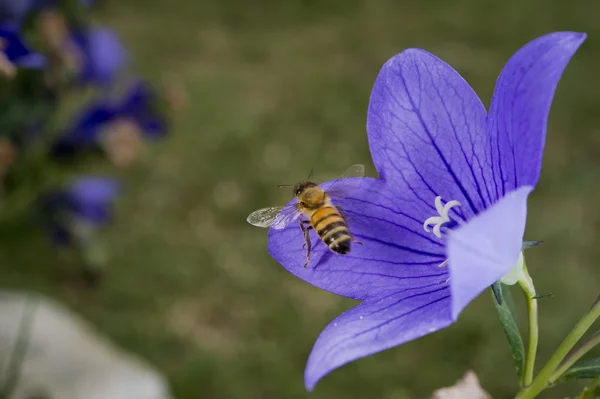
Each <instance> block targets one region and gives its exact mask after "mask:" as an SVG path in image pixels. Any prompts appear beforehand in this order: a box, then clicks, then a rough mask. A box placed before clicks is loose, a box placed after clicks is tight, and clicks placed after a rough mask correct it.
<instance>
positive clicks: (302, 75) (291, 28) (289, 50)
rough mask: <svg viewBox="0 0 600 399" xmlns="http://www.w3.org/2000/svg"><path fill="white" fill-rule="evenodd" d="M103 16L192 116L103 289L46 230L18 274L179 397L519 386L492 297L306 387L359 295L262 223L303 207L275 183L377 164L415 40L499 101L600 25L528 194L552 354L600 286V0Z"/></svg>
mask: <svg viewBox="0 0 600 399" xmlns="http://www.w3.org/2000/svg"><path fill="white" fill-rule="evenodd" d="M98 19H99V20H100V21H102V22H105V23H107V24H109V25H111V26H112V27H114V28H115V29H116V30H117V32H118V33H119V34H120V35H121V37H122V38H123V40H124V42H125V43H126V44H127V45H128V46H129V48H130V49H131V51H132V53H133V55H134V59H135V63H136V65H137V67H138V68H139V70H140V72H141V73H142V74H143V75H144V76H146V77H148V78H151V79H160V78H162V77H164V76H165V75H168V76H174V77H175V78H176V79H177V80H178V81H179V82H181V83H182V84H183V85H184V86H185V87H186V90H187V91H188V94H189V99H190V107H189V109H188V111H187V112H186V113H184V114H181V115H180V116H179V117H178V119H177V120H176V125H175V128H174V130H173V132H172V135H171V137H170V138H169V139H168V140H167V141H165V142H164V143H162V144H160V145H158V146H156V147H154V148H152V149H150V150H149V151H148V154H147V156H146V157H145V158H144V159H143V160H142V161H141V162H140V163H139V164H138V165H137V166H136V167H135V168H133V169H130V170H128V171H127V172H124V173H122V177H123V179H124V180H125V183H126V187H127V190H126V195H125V196H124V197H123V198H122V200H121V201H120V202H119V204H118V207H117V216H118V217H117V220H116V222H115V223H114V224H113V225H112V226H110V227H109V228H108V229H106V230H105V231H104V232H103V239H104V240H105V242H106V243H107V244H108V245H109V247H110V248H111V251H112V260H111V262H110V265H109V267H108V268H107V269H106V270H105V279H104V281H103V283H102V285H101V286H100V287H99V288H97V289H93V290H85V289H81V288H80V287H76V286H74V285H73V284H72V283H70V282H69V281H65V279H64V278H63V277H64V276H63V271H64V269H65V267H67V266H65V260H64V259H63V258H61V257H59V256H58V255H57V254H56V253H55V251H54V250H53V249H52V248H49V247H48V245H47V244H46V242H45V241H44V238H43V237H42V236H30V237H28V238H27V239H26V240H17V239H16V240H11V241H10V242H9V243H3V244H2V246H1V247H0V249H1V252H0V281H2V286H3V287H5V288H27V289H33V290H38V291H41V292H44V293H47V294H49V295H52V296H53V297H56V298H58V299H60V300H63V301H65V302H66V303H67V304H69V305H70V306H72V307H73V308H75V309H76V310H78V311H80V312H81V313H82V314H83V315H84V316H85V317H86V318H88V319H89V320H91V321H92V322H93V323H94V324H95V325H96V326H98V328H100V329H101V330H102V331H104V332H105V333H106V334H108V335H109V336H110V337H111V338H113V339H114V340H115V341H116V342H117V343H119V344H120V345H121V346H122V347H123V348H125V349H127V350H130V351H133V352H136V353H139V354H140V355H141V356H143V357H145V358H146V359H148V360H149V361H150V362H152V363H153V364H154V365H155V366H156V367H157V368H158V369H159V370H161V371H162V372H164V373H165V374H166V375H167V376H168V377H169V379H170V382H171V384H172V388H173V390H174V393H175V396H176V397H177V398H180V399H187V398H191V399H194V398H249V399H253V398H261V399H262V398H308V397H311V398H314V399H318V398H338V397H339V398H342V397H352V398H366V397H370V398H382V399H402V398H424V397H428V396H429V395H430V393H431V392H432V391H433V390H434V389H436V388H438V387H441V386H445V385H451V384H453V383H454V382H455V381H456V380H457V379H459V378H460V377H462V375H463V374H464V373H465V372H466V371H467V370H468V369H474V370H475V371H476V372H477V373H478V374H479V377H480V379H481V381H482V385H483V386H484V387H485V388H486V389H488V390H489V391H490V393H492V395H493V396H494V397H495V398H509V397H512V396H513V395H514V392H515V391H516V388H517V386H516V385H517V384H516V379H515V377H514V372H513V368H512V363H511V356H510V352H509V350H508V348H507V346H506V345H505V339H504V336H503V333H502V331H501V329H500V328H499V325H498V321H497V319H496V316H495V314H494V313H493V305H492V303H491V301H490V297H489V294H485V295H482V296H481V297H480V298H479V299H477V300H476V301H475V302H474V303H473V304H472V305H470V306H469V307H468V308H467V309H466V311H465V312H464V313H463V314H462V315H461V317H460V319H459V322H458V323H457V324H455V325H453V326H452V327H450V328H448V329H446V330H443V331H441V332H438V333H435V334H433V335H430V336H427V337H425V338H422V339H419V340H417V341H415V342H411V343H409V344H406V345H403V346H401V347H398V348H394V349H392V350H388V351H385V352H383V353H380V354H377V355H375V356H371V357H369V358H366V359H363V360H359V361H356V362H354V363H351V364H349V365H347V366H344V367H343V368H341V369H339V370H336V371H335V372H333V373H332V374H331V375H329V376H327V377H326V378H325V379H324V380H323V381H321V382H320V383H319V384H318V385H317V387H316V389H315V391H314V392H313V393H311V394H309V393H307V392H306V391H305V389H304V385H303V371H304V365H305V362H306V359H307V356H308V354H309V352H310V349H311V347H312V344H313V342H314V341H315V339H316V337H317V336H318V334H319V332H320V331H321V329H322V328H323V327H325V325H326V324H327V323H328V322H329V321H330V320H331V319H333V318H334V317H335V316H336V315H338V314H339V313H340V312H341V311H343V310H345V309H347V308H349V307H351V306H353V304H354V302H353V301H351V300H347V299H344V298H339V297H336V296H334V295H332V294H329V293H327V292H323V291H321V290H319V289H317V288H314V287H312V286H309V285H308V284H306V283H304V282H302V281H300V280H298V279H296V278H295V277H293V276H291V275H290V274H288V273H287V272H285V271H284V270H283V268H282V267H281V266H279V265H278V264H277V263H276V262H275V261H274V260H273V259H271V258H270V257H269V256H268V254H267V251H266V230H260V229H256V228H253V227H252V226H250V225H248V224H247V223H246V222H245V218H246V216H247V214H249V213H250V212H251V211H253V210H254V209H256V208H259V207H263V206H269V205H274V204H279V203H285V202H287V200H288V199H289V193H288V192H282V191H281V190H278V189H276V187H275V186H276V185H277V184H281V183H288V182H295V181H297V180H299V179H300V178H303V177H304V176H305V175H306V174H307V173H308V171H309V170H310V169H311V168H312V167H313V166H314V167H316V171H317V179H319V180H326V179H330V178H333V177H335V176H336V175H337V174H338V173H340V172H341V171H342V170H343V169H344V168H345V167H347V166H348V165H350V164H352V163H364V164H365V165H367V171H368V174H370V175H372V176H373V175H374V174H375V171H374V169H373V167H372V164H371V160H370V155H369V149H368V145H367V138H366V133H365V121H366V110H367V104H368V99H369V94H370V90H371V87H372V84H373V82H374V80H375V77H376V75H377V73H378V70H379V68H380V67H381V65H383V63H384V62H385V61H386V60H387V59H388V58H389V57H391V56H392V55H394V54H396V53H398V52H400V51H402V50H403V49H405V48H407V47H421V48H424V49H426V50H428V51H430V52H432V53H434V54H436V55H437V56H439V57H441V58H442V59H444V60H445V61H447V62H448V63H450V64H451V65H452V66H454V67H455V68H456V69H457V70H458V71H459V72H460V73H461V74H462V75H463V76H464V77H465V78H466V79H467V80H468V81H469V83H470V84H471V85H472V86H473V87H474V88H475V90H476V91H477V93H479V95H480V96H481V98H482V99H484V103H486V104H488V103H489V101H488V99H489V98H490V96H491V93H492V90H493V87H494V83H495V79H496V77H497V75H498V73H499V72H500V70H501V68H502V66H503V65H504V63H505V62H506V60H507V59H508V58H509V57H510V55H511V54H512V53H514V52H515V51H516V50H517V49H518V48H519V47H521V46H522V45H524V44H525V43H526V42H528V41H529V40H531V39H533V38H535V37H537V36H539V35H542V34H545V33H548V32H551V31H558V30H574V31H583V32H587V33H588V34H589V36H588V40H587V41H586V42H585V43H584V45H583V46H582V47H581V49H580V50H579V52H578V53H577V54H576V56H575V57H574V59H573V61H572V62H571V64H570V65H569V66H568V68H567V70H566V72H565V75H564V77H563V79H562V81H561V83H560V85H559V88H558V91H557V94H556V99H555V101H554V105H553V107H552V112H551V117H550V123H549V127H548V142H547V147H546V153H545V159H544V167H543V171H542V177H541V180H540V183H539V185H538V187H537V189H536V191H535V192H534V193H533V195H532V196H531V197H530V201H529V216H528V226H527V232H526V239H529V240H544V241H545V242H546V243H545V244H544V245H543V246H541V247H538V248H536V249H532V250H530V251H528V253H527V260H528V265H529V268H530V271H531V273H532V274H533V276H534V279H535V281H536V285H537V289H538V291H539V292H541V293H546V292H552V293H553V294H554V297H553V298H548V299H544V300H543V301H541V303H540V307H541V314H540V319H541V331H542V338H541V342H540V355H539V360H540V361H543V360H544V359H547V358H548V356H549V355H550V353H551V351H552V350H553V348H554V347H555V346H556V345H557V344H558V343H559V342H560V340H561V339H562V337H563V336H564V335H565V334H566V333H567V331H568V330H569V328H570V326H572V325H573V323H574V322H575V321H576V320H577V319H578V318H579V317H580V316H581V315H582V314H583V312H584V311H585V310H587V308H588V307H589V306H590V304H591V303H592V301H593V300H594V299H595V297H596V295H597V294H598V293H599V292H598V291H599V289H598V287H599V284H598V281H599V280H600V278H599V277H600V274H599V272H598V259H600V246H599V245H598V244H599V241H598V240H599V239H598V230H599V229H600V211H599V209H598V198H599V196H600V184H599V183H600V182H599V180H598V176H599V174H598V172H599V170H600V113H599V112H598V109H600V94H598V93H599V92H600V79H598V71H600V24H599V22H598V21H599V20H600V3H599V2H597V1H595V0H573V1H569V2H565V1H559V0H555V1H542V0H529V1H523V0H519V1H516V0H508V1H504V2H498V3H493V2H490V1H478V0H457V1H453V2H448V1H441V0H438V1H416V0H412V1H411V0H405V1H391V0H368V1H367V0H364V1H359V0H346V1H341V0H287V1H279V2H278V1H272V0H255V1H252V2H250V1H244V0H221V1H206V0H177V1H173V0H130V1H127V2H117V1H113V2H109V4H108V6H107V7H105V8H104V9H103V10H102V11H101V12H100V13H99V14H98ZM516 294H518V293H516ZM518 299H520V298H518ZM575 389H579V385H578V384H571V385H566V386H565V387H561V386H558V387H556V388H554V389H553V390H552V391H548V392H546V393H545V394H543V395H542V397H548V398H562V397H565V396H566V395H568V394H569V393H570V394H571V395H572V396H574V390H575Z"/></svg>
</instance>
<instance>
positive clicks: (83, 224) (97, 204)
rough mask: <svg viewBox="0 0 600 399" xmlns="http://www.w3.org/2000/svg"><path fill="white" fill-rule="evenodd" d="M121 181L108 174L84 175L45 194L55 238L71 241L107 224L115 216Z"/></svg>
mask: <svg viewBox="0 0 600 399" xmlns="http://www.w3.org/2000/svg"><path fill="white" fill-rule="evenodd" d="M120 191H121V189H120V186H119V183H118V182H117V181H115V180H113V179H109V178H104V177H92V176H88V177H81V178H78V179H76V180H74V181H73V182H72V183H71V184H70V185H69V186H68V187H67V188H66V189H65V190H57V191H54V192H52V193H49V194H48V195H46V196H45V197H44V207H43V211H44V213H45V215H44V216H45V218H46V220H47V221H48V229H49V231H50V235H51V238H52V241H53V242H54V243H55V244H57V245H71V244H73V240H74V239H75V238H76V237H77V236H78V235H81V234H85V233H87V232H91V231H93V230H94V229H96V228H98V227H101V226H103V225H106V224H107V223H108V222H110V220H111V219H112V203H113V202H114V200H115V199H116V197H117V196H118V195H119V193H120Z"/></svg>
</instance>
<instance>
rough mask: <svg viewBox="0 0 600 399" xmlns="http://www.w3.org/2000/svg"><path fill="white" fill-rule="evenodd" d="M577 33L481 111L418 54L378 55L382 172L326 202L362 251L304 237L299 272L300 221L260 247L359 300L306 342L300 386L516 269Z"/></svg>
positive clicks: (538, 45)
mask: <svg viewBox="0 0 600 399" xmlns="http://www.w3.org/2000/svg"><path fill="white" fill-rule="evenodd" d="M584 40H585V34H581V33H572V32H558V33H552V34H549V35H546V36H543V37H540V38H538V39H536V40H534V41H532V42H530V43H528V44H527V45H525V46H524V47H523V48H522V49H520V50H519V51H518V52H517V53H516V54H515V55H514V56H513V57H512V58H511V59H510V60H509V61H508V63H507V64H506V66H505V67H504V70H503V71H502V73H501V74H500V77H499V78H498V81H497V84H496V89H495V92H494V96H493V98H492V102H491V106H490V111H489V113H488V112H486V109H485V107H484V105H483V104H482V102H481V101H480V99H479V98H478V97H477V95H476V94H475V93H474V91H473V90H472V89H471V87H469V85H468V84H467V83H466V82H465V81H464V80H463V78H462V77H461V76H460V75H459V74H458V73H457V72H456V71H455V70H454V69H452V68H451V67H450V66H449V65H447V64H446V63H444V62H443V61H442V60H440V59H438V58H437V57H435V56H433V55H431V54H430V53H428V52H426V51H424V50H420V49H409V50H406V51H404V52H402V53H400V54H398V55H396V56H394V57H392V58H391V59H390V60H389V61H387V62H386V63H385V65H384V66H383V68H382V69H381V71H380V73H379V76H378V77H377V80H376V82H375V85H374V87H373V91H372V94H371V100H370V104H369V110H368V118H367V132H368V138H369V145H370V148H371V155H372V158H373V162H374V164H375V167H376V169H377V171H378V173H379V175H380V176H381V179H373V178H365V179H347V180H341V181H340V184H339V185H340V186H343V187H338V188H343V189H344V191H345V192H347V193H350V194H349V195H347V196H346V197H345V198H336V199H335V204H336V205H338V206H340V207H341V208H342V209H343V210H344V211H345V213H346V215H347V216H348V224H349V226H350V231H351V232H352V233H353V235H354V236H355V237H356V239H357V240H358V241H361V242H362V243H363V244H364V245H362V246H359V245H355V246H353V248H352V252H351V253H350V254H348V255H345V256H341V255H336V254H333V253H332V252H330V251H329V250H328V249H327V248H326V246H325V245H323V244H322V243H321V242H319V240H318V239H317V237H316V235H314V234H313V232H311V238H312V246H313V250H312V252H311V263H310V264H309V266H308V268H307V269H304V268H303V265H304V263H305V254H306V252H305V250H304V249H303V248H302V245H303V237H302V234H301V231H300V228H299V226H298V225H296V224H295V223H294V224H290V225H288V226H286V227H285V228H283V229H274V228H271V229H270V231H269V252H270V254H271V255H272V256H273V257H274V258H275V259H276V260H277V261H279V262H280V263H281V264H282V265H283V266H284V267H285V268H286V269H287V270H288V271H290V272H291V273H293V274H294V275H296V276H298V277H300V278H301V279H303V280H305V281H307V282H309V283H311V284H313V285H315V286H317V287H320V288H322V289H325V290H327V291H330V292H333V293H335V294H339V295H343V296H347V297H350V298H353V299H357V300H360V301H362V303H361V304H359V305H358V306H357V307H355V308H353V309H351V310H349V311H347V312H345V313H343V314H341V315H340V316H338V317H337V318H336V319H335V320H334V321H333V322H332V323H331V324H329V326H327V327H326V328H325V330H324V331H323V332H322V333H321V335H320V336H319V338H318V339H317V341H316V343H315V345H314V348H313V350H312V353H311V355H310V357H309V359H308V364H307V366H306V373H305V383H306V387H307V389H309V390H312V389H313V388H314V386H315V384H316V383H317V381H318V380H319V379H320V378H322V377H323V376H324V375H326V374H327V373H329V372H330V371H332V370H333V369H335V368H337V367H339V366H341V365H344V364H346V363H348V362H350V361H353V360H355V359H358V358H361V357H364V356H368V355H371V354H373V353H376V352H379V351H382V350H384V349H388V348H391V347H394V346H397V345H400V344H402V343H404V342H407V341H410V340H413V339H416V338H419V337H422V336H424V335H426V334H429V333H431V332H434V331H436V330H439V329H441V328H444V327H447V326H448V325H450V324H452V323H453V322H454V321H456V319H457V317H458V315H459V313H460V312H461V311H462V310H463V308H464V307H465V306H466V305H467V304H468V303H469V302H470V301H471V300H473V299H474V298H475V297H476V296H478V295H479V294H480V293H481V292H482V291H483V290H484V289H485V288H486V287H489V286H490V285H491V284H493V283H494V282H495V281H497V280H498V279H500V278H502V277H503V276H504V275H506V274H507V273H508V272H509V271H510V270H511V269H512V268H513V267H514V266H515V264H516V262H517V259H518V257H519V255H520V251H521V244H522V240H523V233H524V229H525V219H526V213H527V212H526V207H527V197H528V195H529V193H530V192H531V191H532V190H533V188H534V186H535V185H536V183H537V181H538V178H539V175H540V169H541V162H542V153H543V148H544V142H545V136H546V123H547V118H548V114H549V110H550V105H551V102H552V98H553V95H554V91H555V89H556V86H557V84H558V81H559V79H560V76H561V74H562V72H563V70H564V68H565V67H566V65H567V63H568V62H569V60H570V58H571V56H572V55H573V54H574V53H575V51H576V50H577V48H578V47H579V45H580V44H581V43H582V42H583V41H584ZM330 184H331V183H325V184H323V185H322V186H323V187H324V188H327V187H328V186H329V185H330Z"/></svg>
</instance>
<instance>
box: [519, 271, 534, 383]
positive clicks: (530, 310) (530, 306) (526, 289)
mask: <svg viewBox="0 0 600 399" xmlns="http://www.w3.org/2000/svg"><path fill="white" fill-rule="evenodd" d="M523 274H524V278H522V279H520V280H519V281H518V283H519V285H520V286H521V289H522V290H523V293H524V294H525V300H526V301H527V323H528V332H529V336H528V339H527V357H526V360H525V370H524V372H523V386H525V387H526V386H528V385H530V384H531V382H532V381H533V370H534V368H535V356H536V353H537V346H538V338H539V331H538V306H537V299H536V298H535V295H536V294H535V287H534V286H533V280H532V279H531V276H530V275H529V273H528V272H527V267H526V266H525V265H523Z"/></svg>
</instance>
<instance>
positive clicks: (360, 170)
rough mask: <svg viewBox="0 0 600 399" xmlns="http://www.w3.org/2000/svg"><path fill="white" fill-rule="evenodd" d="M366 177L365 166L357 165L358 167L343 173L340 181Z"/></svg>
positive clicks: (354, 166) (355, 166)
mask: <svg viewBox="0 0 600 399" xmlns="http://www.w3.org/2000/svg"><path fill="white" fill-rule="evenodd" d="M364 176H365V167H364V165H361V164H359V163H357V164H356V165H352V166H350V167H349V168H348V169H346V170H345V171H344V173H342V175H341V176H340V177H339V179H338V180H340V179H347V178H349V177H364Z"/></svg>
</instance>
